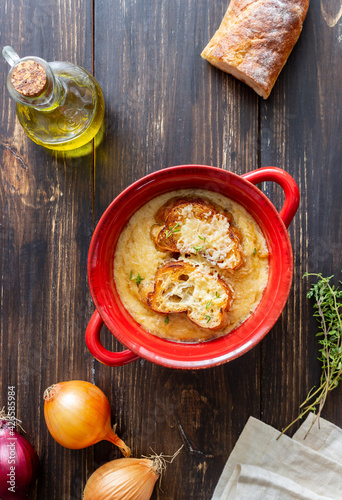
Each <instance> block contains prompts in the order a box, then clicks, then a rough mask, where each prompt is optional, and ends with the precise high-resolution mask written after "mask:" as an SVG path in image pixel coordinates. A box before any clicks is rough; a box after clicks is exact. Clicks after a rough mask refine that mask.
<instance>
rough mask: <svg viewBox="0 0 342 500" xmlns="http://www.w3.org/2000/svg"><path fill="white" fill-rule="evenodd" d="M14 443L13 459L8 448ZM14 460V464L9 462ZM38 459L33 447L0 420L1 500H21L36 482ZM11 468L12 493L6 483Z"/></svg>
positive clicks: (3, 420) (6, 421)
mask: <svg viewBox="0 0 342 500" xmlns="http://www.w3.org/2000/svg"><path fill="white" fill-rule="evenodd" d="M11 443H15V444H14V446H13V448H12V449H15V457H14V459H13V455H12V454H10V453H11V452H10V450H11V448H10V447H9V446H8V445H10V444H11ZM12 460H14V462H15V463H14V464H11V463H9V462H11V461H12ZM38 466H39V458H38V455H37V452H36V450H35V449H34V447H33V446H32V445H31V444H30V443H29V442H28V441H27V439H25V438H24V437H23V436H22V435H21V434H19V432H17V431H16V429H15V428H14V427H12V423H9V422H8V420H6V418H4V419H1V418H0V498H1V499H2V500H23V499H25V498H26V495H27V493H28V492H29V491H30V488H31V486H32V485H33V483H34V482H35V480H36V477H37V470H38ZM11 467H14V468H15V469H12V471H13V470H14V482H15V486H14V490H15V491H14V492H13V491H9V490H8V488H10V487H11V484H9V483H8V482H7V481H9V480H10V476H9V474H10V472H11Z"/></svg>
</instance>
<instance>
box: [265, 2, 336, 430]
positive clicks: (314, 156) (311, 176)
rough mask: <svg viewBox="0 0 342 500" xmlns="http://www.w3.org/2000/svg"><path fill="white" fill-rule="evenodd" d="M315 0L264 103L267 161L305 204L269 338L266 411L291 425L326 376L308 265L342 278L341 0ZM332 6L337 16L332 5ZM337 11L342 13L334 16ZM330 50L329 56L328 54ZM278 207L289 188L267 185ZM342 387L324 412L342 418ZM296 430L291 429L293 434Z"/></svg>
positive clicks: (267, 416)
mask: <svg viewBox="0 0 342 500" xmlns="http://www.w3.org/2000/svg"><path fill="white" fill-rule="evenodd" d="M327 4H328V2H324V1H320V2H311V4H310V8H309V12H308V16H307V19H306V21H305V24H304V29H303V32H302V34H301V37H300V39H299V42H298V44H297V45H296V47H295V48H294V50H293V53H292V54H291V56H290V58H289V60H288V62H287V64H286V66H285V68H284V69H283V71H282V73H281V75H280V77H279V80H278V82H277V84H276V86H275V88H274V90H273V92H272V94H271V96H270V98H269V99H268V100H267V101H266V102H265V103H263V105H262V107H261V164H262V165H268V164H275V165H277V166H278V167H281V168H284V169H285V170H286V171H287V172H289V173H290V174H291V175H292V176H293V177H294V178H295V180H296V181H297V183H298V185H299V188H300V192H301V205H300V209H299V211H298V213H297V215H296V216H295V218H294V221H293V223H292V224H291V226H290V230H289V233H290V238H291V241H292V244H293V250H294V281H293V287H292V291H291V294H290V298H289V301H288V304H287V307H286V308H285V310H284V313H283V315H282V318H281V320H280V321H279V322H278V324H277V326H276V327H275V328H274V329H273V330H272V332H271V333H270V334H269V335H268V337H267V338H266V339H265V341H264V342H263V344H262V353H263V380H262V388H263V403H262V405H263V418H264V419H265V421H266V422H268V423H270V424H272V425H275V426H277V427H278V428H281V427H285V426H286V425H287V424H289V423H290V422H291V421H292V420H293V419H294V418H296V417H297V415H298V412H299V405H300V403H301V402H302V401H304V399H305V397H306V395H307V393H308V391H309V389H311V387H313V386H314V385H317V384H318V383H319V379H320V371H321V370H320V363H319V362H318V361H317V357H318V354H319V353H318V340H317V338H316V337H315V333H316V332H317V326H316V321H315V320H314V319H313V317H312V314H313V308H312V306H313V302H312V301H309V300H308V299H307V298H306V293H307V291H308V290H309V287H310V285H311V283H313V282H314V281H315V280H314V279H307V278H306V279H302V276H303V274H304V272H306V271H308V272H312V273H320V272H321V273H322V274H323V276H330V275H331V274H335V275H336V283H337V280H338V279H340V278H341V275H340V269H341V252H340V249H341V243H342V239H341V195H340V193H341V187H342V186H341V176H340V175H339V171H340V142H341V141H340V137H341V134H342V125H341V120H340V119H339V113H338V111H337V110H338V109H339V108H340V105H341V86H342V75H341V71H340V68H339V66H340V64H339V61H340V60H341V55H342V48H341V43H340V42H339V40H340V38H339V37H340V25H339V24H337V22H332V19H335V21H337V17H336V16H337V13H338V4H339V2H335V3H334V2H332V3H329V6H328V5H327ZM328 7H329V9H330V10H329V15H328V14H327V12H326V11H327V9H328ZM333 12H335V14H336V15H335V17H334V15H333ZM327 54H329V57H327ZM265 192H266V193H267V195H268V196H270V197H271V198H272V199H273V201H274V203H275V204H276V205H277V206H281V203H282V199H283V195H282V193H281V192H280V190H279V189H275V188H274V187H273V186H266V187H265ZM341 398H342V394H341V391H340V390H339V391H334V393H332V394H331V395H329V397H328V400H327V403H326V406H325V408H324V411H323V414H322V416H323V417H325V418H327V419H328V420H331V421H333V422H335V423H336V424H338V425H340V426H341V425H342V420H341V411H340V410H341V403H342V399H341ZM295 429H296V427H294V428H293V429H291V434H292V433H293V431H294V430H295Z"/></svg>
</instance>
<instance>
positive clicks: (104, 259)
mask: <svg viewBox="0 0 342 500" xmlns="http://www.w3.org/2000/svg"><path fill="white" fill-rule="evenodd" d="M264 181H273V182H276V183H277V184H279V185H280V186H281V187H282V188H283V190H284V193H285V203H284V206H283V208H282V210H281V212H280V213H278V212H277V210H276V208H275V207H274V205H273V204H272V203H271V202H270V200H269V199H268V198H267V197H266V196H265V195H264V194H263V193H262V192H261V191H260V190H259V189H258V188H257V187H256V186H255V184H257V183H259V182H264ZM184 188H185V189H186V188H200V189H208V190H210V191H215V192H218V193H221V194H223V195H225V196H227V197H228V198H231V199H232V200H235V201H236V202H238V203H240V205H242V206H243V207H244V208H245V209H246V210H247V211H248V212H249V213H250V214H251V215H252V216H253V217H254V219H255V220H256V222H257V223H258V224H259V226H260V228H261V230H262V232H263V234H264V237H265V239H266V242H267V245H268V250H269V276H268V282H267V286H266V289H265V291H264V294H263V296H262V299H261V301H260V303H259V305H258V306H257V308H256V309H255V311H254V312H253V313H252V315H251V316H249V318H247V319H246V321H244V322H243V323H242V324H241V325H240V326H239V327H238V328H236V329H235V330H234V331H233V332H230V333H229V334H227V335H225V336H223V337H220V338H218V339H214V340H209V341H207V342H203V343H200V344H195V343H191V344H188V343H178V342H172V341H169V340H164V339H161V338H159V337H156V336H154V335H151V334H150V333H148V332H146V331H145V330H144V329H143V328H142V327H141V326H140V325H139V324H138V323H137V322H136V321H135V320H134V319H133V318H132V317H131V315H130V314H129V313H128V312H127V311H126V309H125V307H124V306H123V304H122V302H121V300H120V298H119V296H118V292H117V290H116V287H115V283H114V281H113V266H114V252H115V248H116V244H117V241H118V238H119V236H120V233H121V231H122V229H123V228H124V227H125V225H126V223H127V221H128V220H129V219H130V217H131V216H132V215H133V214H134V212H135V211H136V210H137V209H139V208H140V207H141V206H142V205H144V204H145V203H147V202H148V201H149V200H151V199H152V198H155V197H156V196H158V195H160V194H163V193H166V192H169V191H175V190H178V189H184ZM298 205H299V190H298V186H297V184H296V183H295V181H294V180H293V178H292V177H291V176H290V175H289V174H288V173H286V172H285V171H284V170H281V169H279V168H275V167H266V168H260V169H258V170H254V171H253V172H250V173H247V174H244V175H242V176H238V175H236V174H233V173H231V172H227V171H226V170H222V169H220V168H215V167H208V166H203V165H182V166H177V167H170V168H165V169H163V170H159V171H158V172H154V173H152V174H150V175H147V176H146V177H143V178H142V179H140V180H138V181H137V182H135V183H134V184H132V185H131V186H129V187H128V188H127V189H125V190H124V191H123V192H122V193H121V194H120V195H119V196H118V197H117V198H116V199H115V200H114V201H113V202H112V203H111V204H110V205H109V207H108V208H107V210H106V211H105V213H104V214H103V216H102V217H101V219H100V221H99V223H98V224H97V226H96V229H95V232H94V235H93V238H92V240H91V244H90V249H89V257H88V279H89V286H90V291H91V294H92V297H93V300H94V304H95V307H96V309H95V312H94V314H93V316H92V318H91V320H90V322H89V324H88V327H87V331H86V343H87V346H88V348H89V350H90V352H91V353H92V355H93V356H94V357H95V358H96V359H97V360H99V361H100V362H101V363H103V364H105V365H109V366H120V365H124V364H126V363H129V362H131V361H134V360H136V359H139V358H140V357H141V358H145V359H147V360H149V361H152V362H154V363H158V364H160V365H164V366H168V367H171V368H183V369H196V368H207V367H211V366H216V365H219V364H221V363H225V362H227V361H230V360H232V359H234V358H236V357H238V356H241V354H243V353H245V352H246V351H248V350H249V349H251V348H252V347H253V346H255V345H256V344H257V343H258V342H260V340H261V339H262V338H263V337H264V336H265V335H266V334H267V333H268V332H269V330H270V329H271V328H272V327H273V325H274V324H275V322H276V321H277V319H278V318H279V316H280V314H281V312H282V310H283V308H284V306H285V303H286V301H287V298H288V295H289V291H290V287H291V282H292V275H293V259H292V248H291V243H290V240H289V236H288V233H287V230H286V228H287V227H288V225H289V224H290V222H291V220H292V218H293V216H294V214H295V213H296V211H297V208H298ZM103 324H105V325H106V326H107V327H108V329H109V330H110V331H111V332H112V333H113V335H115V337H116V338H117V339H118V340H119V341H120V342H121V343H122V344H123V345H124V346H125V347H126V348H127V349H126V350H124V351H122V352H111V351H108V350H107V349H105V348H104V346H103V345H102V343H101V340H100V331H101V327H102V326H103Z"/></svg>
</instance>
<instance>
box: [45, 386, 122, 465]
mask: <svg viewBox="0 0 342 500" xmlns="http://www.w3.org/2000/svg"><path fill="white" fill-rule="evenodd" d="M44 399H45V403H44V416H45V421H46V425H47V427H48V429H49V431H50V433H51V435H52V437H53V438H54V439H55V440H56V441H57V443H59V444H60V445H62V446H64V447H65V448H70V449H72V450H80V449H82V448H87V447H88V446H92V445H93V444H95V443H98V442H99V441H104V440H105V441H110V442H111V443H113V444H115V445H116V446H118V447H119V448H120V450H121V451H122V453H123V455H124V456H125V457H129V456H130V453H131V450H130V449H129V448H128V446H126V444H125V443H124V442H123V441H122V440H121V439H120V438H119V437H118V436H117V435H116V434H115V433H114V431H113V428H112V426H111V412H110V405H109V401H108V399H107V398H106V396H105V394H104V393H103V392H102V391H101V389H99V388H98V387H97V386H96V385H93V384H91V383H90V382H85V381H83V380H71V381H68V382H60V383H58V384H55V385H53V386H51V388H49V389H47V390H46V391H45V393H44Z"/></svg>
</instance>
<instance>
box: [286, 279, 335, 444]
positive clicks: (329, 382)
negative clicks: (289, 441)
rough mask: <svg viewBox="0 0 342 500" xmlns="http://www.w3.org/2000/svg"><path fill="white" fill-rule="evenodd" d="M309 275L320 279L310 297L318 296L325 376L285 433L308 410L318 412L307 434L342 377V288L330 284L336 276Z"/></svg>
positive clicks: (316, 312) (319, 335)
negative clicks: (329, 394)
mask: <svg viewBox="0 0 342 500" xmlns="http://www.w3.org/2000/svg"><path fill="white" fill-rule="evenodd" d="M306 276H315V277H316V278H318V281H317V283H315V284H314V285H312V286H311V288H310V291H309V292H308V294H307V297H308V298H311V297H314V299H315V304H314V309H315V312H314V317H315V318H316V319H317V321H318V324H319V331H318V333H317V334H316V336H317V337H321V339H320V340H319V344H320V345H321V346H322V347H321V349H320V350H319V352H320V353H321V355H320V357H319V358H318V359H319V361H321V363H322V373H321V380H320V386H319V387H318V388H316V387H313V388H312V389H311V390H310V391H309V393H308V395H307V397H306V399H305V401H304V402H303V403H302V404H301V405H300V408H301V411H300V414H299V416H298V417H297V418H296V419H295V420H294V421H293V422H292V423H291V424H290V425H288V426H287V427H286V429H284V430H283V432H282V434H283V433H284V432H286V431H287V430H288V429H289V428H290V427H291V426H292V424H294V423H295V422H297V421H298V420H300V419H302V418H303V416H304V415H305V414H306V413H308V412H310V411H312V412H314V413H316V412H317V413H316V415H315V418H314V419H313V422H312V424H311V426H310V428H309V430H308V432H307V434H306V436H307V435H308V433H309V432H310V430H311V429H312V427H313V425H314V423H315V422H316V420H317V419H318V418H319V417H320V415H321V412H322V409H323V406H324V404H325V402H326V399H327V395H328V393H329V392H330V391H332V390H333V389H335V388H336V387H337V386H338V383H339V381H340V380H341V378H342V302H341V299H342V290H340V289H339V287H335V286H334V285H331V284H330V280H331V279H332V278H333V276H329V277H328V278H324V277H323V276H322V275H321V274H315V273H305V274H304V277H306ZM340 284H342V282H341V281H340ZM306 436H305V437H306Z"/></svg>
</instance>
